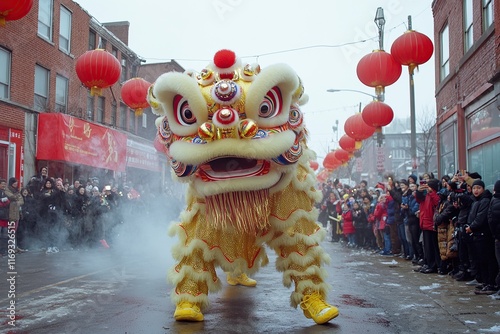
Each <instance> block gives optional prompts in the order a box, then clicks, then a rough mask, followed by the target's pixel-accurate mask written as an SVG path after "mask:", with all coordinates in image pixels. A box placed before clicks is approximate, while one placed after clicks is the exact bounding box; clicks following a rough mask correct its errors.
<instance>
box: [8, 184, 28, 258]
mask: <svg viewBox="0 0 500 334" xmlns="http://www.w3.org/2000/svg"><path fill="white" fill-rule="evenodd" d="M5 194H6V195H7V197H8V198H9V201H10V205H9V223H10V224H14V231H17V228H18V227H19V218H21V215H20V211H21V206H22V205H23V204H24V199H23V196H22V195H21V191H20V190H19V181H17V179H16V178H15V177H11V178H10V179H9V185H8V187H7V189H5ZM17 241H18V240H17V233H16V252H22V251H24V250H23V249H21V248H19V247H18V242H17Z"/></svg>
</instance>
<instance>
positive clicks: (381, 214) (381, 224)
mask: <svg viewBox="0 0 500 334" xmlns="http://www.w3.org/2000/svg"><path fill="white" fill-rule="evenodd" d="M373 216H375V221H376V224H377V226H378V227H377V228H378V229H379V230H383V229H384V228H385V222H386V220H387V205H386V203H385V202H383V203H382V202H378V203H377V205H376V206H375V210H374V211H373Z"/></svg>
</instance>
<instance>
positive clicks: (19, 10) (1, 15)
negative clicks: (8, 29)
mask: <svg viewBox="0 0 500 334" xmlns="http://www.w3.org/2000/svg"><path fill="white" fill-rule="evenodd" d="M31 7H33V0H2V1H0V26H2V27H3V26H5V21H15V20H19V19H21V18H23V17H25V16H26V15H27V14H28V13H29V12H30V10H31Z"/></svg>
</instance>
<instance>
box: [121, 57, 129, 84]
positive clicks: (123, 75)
mask: <svg viewBox="0 0 500 334" xmlns="http://www.w3.org/2000/svg"><path fill="white" fill-rule="evenodd" d="M121 64H122V73H121V78H120V82H125V81H127V58H126V56H125V55H124V54H123V53H122V60H121Z"/></svg>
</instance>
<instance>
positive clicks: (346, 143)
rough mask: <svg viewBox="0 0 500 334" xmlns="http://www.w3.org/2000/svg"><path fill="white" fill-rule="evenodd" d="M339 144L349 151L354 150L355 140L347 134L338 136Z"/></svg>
mask: <svg viewBox="0 0 500 334" xmlns="http://www.w3.org/2000/svg"><path fill="white" fill-rule="evenodd" d="M339 146H340V147H341V148H342V149H343V150H344V151H347V152H349V153H353V152H354V151H356V140H354V139H352V138H351V137H349V136H348V135H343V136H342V137H340V140H339Z"/></svg>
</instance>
